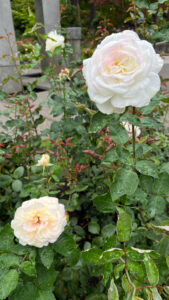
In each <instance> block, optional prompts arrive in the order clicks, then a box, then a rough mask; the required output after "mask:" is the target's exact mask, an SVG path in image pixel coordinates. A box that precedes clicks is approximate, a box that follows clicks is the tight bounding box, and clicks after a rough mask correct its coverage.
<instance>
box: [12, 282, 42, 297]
mask: <svg viewBox="0 0 169 300" xmlns="http://www.w3.org/2000/svg"><path fill="white" fill-rule="evenodd" d="M37 296H38V291H37V288H36V287H35V286H34V284H33V283H32V282H25V283H24V284H19V285H18V286H17V288H16V290H15V291H14V292H13V293H12V295H11V296H10V297H9V300H30V299H31V300H37Z"/></svg>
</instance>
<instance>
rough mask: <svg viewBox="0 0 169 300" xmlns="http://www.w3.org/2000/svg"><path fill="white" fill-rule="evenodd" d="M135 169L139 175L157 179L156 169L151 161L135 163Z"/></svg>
mask: <svg viewBox="0 0 169 300" xmlns="http://www.w3.org/2000/svg"><path fill="white" fill-rule="evenodd" d="M136 169H137V171H139V172H140V173H141V174H144V175H148V176H152V177H154V178H158V171H157V167H156V165H155V164H154V163H153V162H152V161H147V160H140V161H138V162H136Z"/></svg>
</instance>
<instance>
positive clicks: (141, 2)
mask: <svg viewBox="0 0 169 300" xmlns="http://www.w3.org/2000/svg"><path fill="white" fill-rule="evenodd" d="M135 3H136V5H137V6H138V7H139V8H147V9H148V8H149V6H148V3H147V1H146V0H135Z"/></svg>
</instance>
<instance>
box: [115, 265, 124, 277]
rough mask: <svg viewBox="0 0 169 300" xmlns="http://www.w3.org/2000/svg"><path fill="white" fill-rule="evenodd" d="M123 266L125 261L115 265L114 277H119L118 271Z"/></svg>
mask: <svg viewBox="0 0 169 300" xmlns="http://www.w3.org/2000/svg"><path fill="white" fill-rule="evenodd" d="M124 268H125V263H121V264H118V265H116V266H115V268H114V275H115V278H116V279H119V277H120V272H122V271H123V270H124Z"/></svg>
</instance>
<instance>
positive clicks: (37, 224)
mask: <svg viewBox="0 0 169 300" xmlns="http://www.w3.org/2000/svg"><path fill="white" fill-rule="evenodd" d="M66 223H67V220H66V213H65V209H64V205H63V204H59V202H58V199H57V198H52V197H47V196H46V197H42V198H39V199H32V200H28V201H25V202H23V203H22V206H21V207H19V208H18V209H17V210H16V212H15V216H14V219H13V220H12V222H11V227H12V228H13V229H14V235H15V236H16V237H17V238H18V239H19V243H20V244H22V245H24V246H25V245H30V246H35V247H38V248H41V247H43V246H47V245H48V244H49V243H54V242H55V241H56V240H57V239H58V237H59V236H60V235H61V233H62V232H63V231H64V227H65V225H66Z"/></svg>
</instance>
